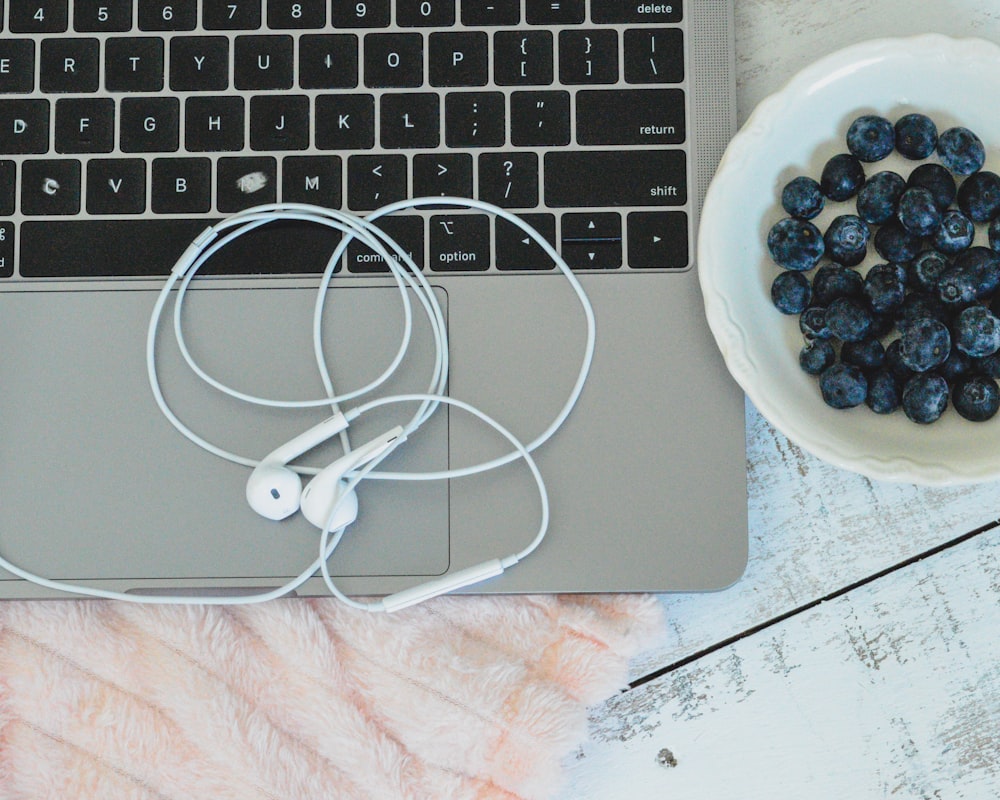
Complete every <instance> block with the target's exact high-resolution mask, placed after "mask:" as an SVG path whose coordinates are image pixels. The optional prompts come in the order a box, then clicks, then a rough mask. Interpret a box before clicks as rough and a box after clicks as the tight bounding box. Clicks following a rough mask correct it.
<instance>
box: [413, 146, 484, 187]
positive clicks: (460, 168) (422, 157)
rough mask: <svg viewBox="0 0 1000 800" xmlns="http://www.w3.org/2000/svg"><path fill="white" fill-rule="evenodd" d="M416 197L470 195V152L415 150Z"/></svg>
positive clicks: (414, 177)
mask: <svg viewBox="0 0 1000 800" xmlns="http://www.w3.org/2000/svg"><path fill="white" fill-rule="evenodd" d="M413 194H414V195H415V196H416V197H472V156H471V155H469V154H468V153H439V154H433V153H418V154H417V155H415V156H414V157H413Z"/></svg>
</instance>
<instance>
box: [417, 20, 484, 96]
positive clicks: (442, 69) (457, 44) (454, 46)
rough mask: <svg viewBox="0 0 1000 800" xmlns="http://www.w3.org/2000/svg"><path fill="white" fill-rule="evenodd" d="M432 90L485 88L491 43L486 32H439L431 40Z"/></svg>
mask: <svg viewBox="0 0 1000 800" xmlns="http://www.w3.org/2000/svg"><path fill="white" fill-rule="evenodd" d="M428 47H429V50H430V57H429V67H428V69H429V72H430V83H431V86H485V85H486V82H487V81H488V80H489V77H490V65H489V56H488V51H489V39H488V38H487V36H486V34H485V33H483V32H482V31H435V32H434V33H432V34H431V35H430V36H429V37H428Z"/></svg>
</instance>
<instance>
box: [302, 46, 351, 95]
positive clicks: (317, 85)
mask: <svg viewBox="0 0 1000 800" xmlns="http://www.w3.org/2000/svg"><path fill="white" fill-rule="evenodd" d="M357 85H358V37H357V36H356V35H354V34H353V33H310V34H306V35H305V36H302V37H301V38H300V39H299V86H301V87H302V88H303V89H353V88H354V87H355V86H357Z"/></svg>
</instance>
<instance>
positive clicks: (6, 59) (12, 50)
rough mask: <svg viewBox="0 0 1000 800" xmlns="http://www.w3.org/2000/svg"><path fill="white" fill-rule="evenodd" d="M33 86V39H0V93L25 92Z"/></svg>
mask: <svg viewBox="0 0 1000 800" xmlns="http://www.w3.org/2000/svg"><path fill="white" fill-rule="evenodd" d="M34 88H35V43H34V41H32V40H31V39H0V94H26V93H28V92H30V91H32V90H33V89H34Z"/></svg>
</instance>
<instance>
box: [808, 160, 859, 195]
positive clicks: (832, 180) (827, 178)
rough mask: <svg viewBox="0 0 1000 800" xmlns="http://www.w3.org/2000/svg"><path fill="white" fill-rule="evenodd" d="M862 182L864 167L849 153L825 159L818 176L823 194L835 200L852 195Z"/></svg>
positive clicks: (856, 191)
mask: <svg viewBox="0 0 1000 800" xmlns="http://www.w3.org/2000/svg"><path fill="white" fill-rule="evenodd" d="M864 182H865V168H864V167H863V166H861V161H860V160H859V159H858V157H857V156H854V155H851V154H850V153H841V154H839V155H836V156H834V157H833V158H831V159H830V160H829V161H827V162H826V164H825V165H824V167H823V173H822V174H821V175H820V178H819V185H820V189H822V191H823V194H824V195H826V196H827V197H828V198H829V199H830V200H835V201H837V202H842V201H844V200H849V199H850V198H852V197H854V195H856V194H857V193H858V190H859V189H860V188H861V186H862V185H863V184H864Z"/></svg>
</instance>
